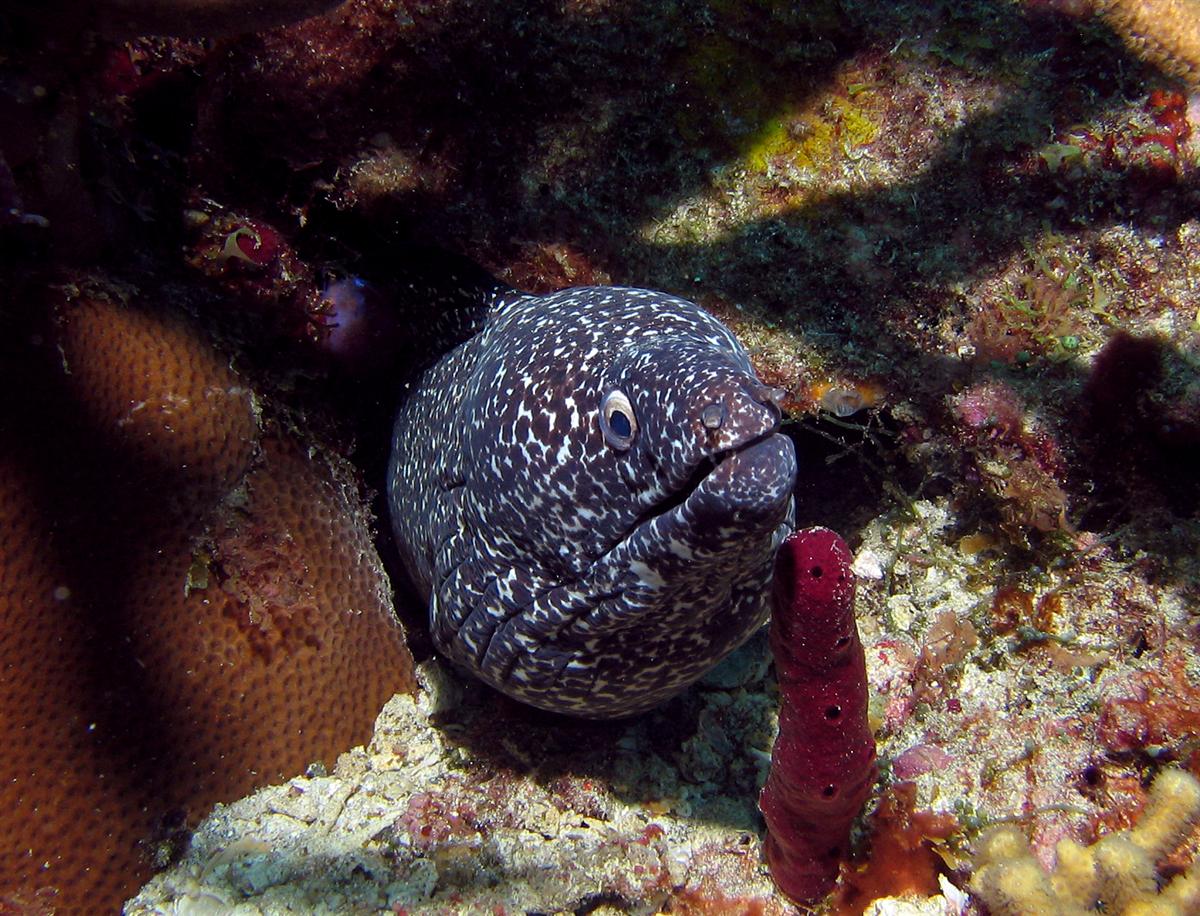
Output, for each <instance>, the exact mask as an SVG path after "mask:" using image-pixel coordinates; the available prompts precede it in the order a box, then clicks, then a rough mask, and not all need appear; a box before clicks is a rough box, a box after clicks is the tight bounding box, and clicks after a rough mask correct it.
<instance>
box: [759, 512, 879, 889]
mask: <svg viewBox="0 0 1200 916" xmlns="http://www.w3.org/2000/svg"><path fill="white" fill-rule="evenodd" d="M851 559H852V557H851V554H850V548H849V547H847V546H846V542H845V541H843V540H842V539H841V538H840V537H839V536H838V535H837V534H836V533H834V532H832V531H830V530H829V529H827V528H809V529H806V530H804V531H797V532H795V533H793V534H791V535H790V536H789V537H788V538H787V540H785V541H784V542H783V545H782V546H781V547H780V549H779V555H778V557H777V558H776V561H775V583H774V589H773V592H774V594H773V599H772V611H771V655H772V656H773V657H774V659H775V676H776V677H777V678H778V681H779V695H780V710H779V736H778V737H777V738H776V739H775V745H774V748H773V749H772V751H771V770H770V774H769V775H768V776H767V783H766V785H765V786H764V787H763V790H762V794H761V795H760V796H759V800H758V805H759V808H761V809H762V813H763V817H764V818H765V819H766V822H767V838H766V841H765V847H766V859H767V864H768V865H769V866H770V869H771V877H772V878H773V879H774V880H775V884H776V885H777V886H778V887H779V889H780V890H781V891H783V893H784V894H785V895H787V897H788V898H789V899H791V900H793V901H796V902H799V903H812V902H815V901H816V900H819V899H820V898H821V897H823V896H825V894H827V893H828V892H829V890H830V889H831V888H832V887H833V884H834V881H835V880H836V878H837V873H838V866H839V864H840V863H841V861H842V860H843V859H844V858H845V856H846V854H847V852H848V846H849V841H850V824H851V822H852V821H853V820H854V818H855V817H857V816H858V813H859V811H860V809H861V808H862V806H863V802H864V801H866V799H867V795H868V793H869V792H870V789H871V783H872V780H873V777H874V775H875V765H874V764H875V738H874V736H873V735H872V734H871V729H870V727H869V726H868V724H867V668H866V662H865V660H864V658H863V648H862V643H861V642H860V641H859V638H858V627H857V626H856V625H855V621H854V573H853V572H852V571H851V570H850V562H851Z"/></svg>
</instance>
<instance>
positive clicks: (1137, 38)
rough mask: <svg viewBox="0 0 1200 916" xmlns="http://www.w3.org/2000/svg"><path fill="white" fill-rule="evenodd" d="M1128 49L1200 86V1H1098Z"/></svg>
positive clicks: (1101, 13) (1099, 8) (1105, 18)
mask: <svg viewBox="0 0 1200 916" xmlns="http://www.w3.org/2000/svg"><path fill="white" fill-rule="evenodd" d="M1096 9H1097V11H1098V12H1099V14H1100V15H1101V16H1102V17H1103V18H1104V20H1105V21H1106V22H1108V23H1109V24H1110V25H1111V26H1112V27H1113V28H1114V29H1115V30H1116V31H1117V33H1118V34H1120V35H1121V37H1122V38H1123V39H1124V41H1125V43H1126V44H1127V45H1128V46H1129V48H1130V49H1131V50H1132V51H1133V52H1134V53H1135V54H1138V55H1139V56H1141V57H1144V58H1146V59H1147V60H1149V61H1151V62H1153V63H1155V64H1157V65H1158V66H1160V67H1162V68H1163V69H1164V70H1166V71H1167V72H1168V73H1173V74H1175V75H1176V76H1181V77H1185V78H1186V79H1188V80H1189V81H1191V82H1192V83H1193V84H1197V85H1200V4H1197V3H1196V2H1195V0H1096Z"/></svg>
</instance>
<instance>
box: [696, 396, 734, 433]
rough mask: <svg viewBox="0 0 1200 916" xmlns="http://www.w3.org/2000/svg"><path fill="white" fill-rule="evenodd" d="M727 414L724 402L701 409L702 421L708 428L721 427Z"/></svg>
mask: <svg viewBox="0 0 1200 916" xmlns="http://www.w3.org/2000/svg"><path fill="white" fill-rule="evenodd" d="M727 415H728V414H727V411H726V410H725V405H724V404H721V403H719V402H718V403H712V404H709V405H708V406H706V407H705V408H704V409H703V410H702V411H700V422H701V423H703V424H704V426H705V428H706V429H712V430H717V429H720V428H721V424H723V423H724V422H725V418H726V416H727Z"/></svg>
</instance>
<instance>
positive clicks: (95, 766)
mask: <svg viewBox="0 0 1200 916" xmlns="http://www.w3.org/2000/svg"><path fill="white" fill-rule="evenodd" d="M126 298H127V296H126V294H125V293H123V292H122V291H119V290H116V289H114V288H113V287H112V286H111V285H100V284H95V283H91V284H86V285H83V288H82V289H81V288H77V287H70V288H69V289H68V290H67V292H66V294H65V295H63V296H62V297H61V299H59V301H55V302H53V303H52V315H53V319H52V321H51V322H50V323H49V324H46V323H43V322H40V321H39V320H38V319H31V320H30V322H29V325H30V326H29V327H22V328H21V329H20V332H16V333H13V334H12V335H11V336H10V337H9V338H8V340H7V341H6V345H9V346H7V347H6V348H7V349H11V350H12V351H13V352H11V353H10V352H6V353H5V354H4V357H5V358H4V359H0V366H3V371H2V374H0V376H2V380H3V382H4V384H5V386H6V388H7V389H8V390H9V391H17V390H27V391H31V392H34V393H36V397H33V398H28V399H21V398H12V399H10V400H9V401H8V402H6V405H5V407H4V408H3V410H2V411H0V744H2V746H3V747H4V748H5V753H4V757H3V760H2V762H0V909H3V905H4V904H14V905H17V906H22V905H30V904H31V902H33V901H37V902H39V903H41V902H45V903H47V904H48V905H51V906H53V907H54V908H56V909H61V910H66V911H83V910H84V909H86V911H88V912H105V911H111V910H114V909H116V908H117V907H118V906H119V905H120V901H121V900H122V898H123V897H124V896H126V895H127V894H128V893H129V892H130V891H131V889H132V888H134V887H136V886H137V885H138V884H139V883H140V882H141V881H142V880H144V879H145V878H146V877H147V874H148V871H149V868H150V866H151V864H152V862H153V861H154V859H155V858H158V857H162V856H164V855H169V853H170V851H171V848H170V844H166V845H164V844H163V843H162V842H161V841H163V840H167V839H170V838H171V835H172V834H173V833H174V832H176V831H178V830H180V829H181V828H184V827H186V826H189V825H190V824H192V823H194V822H195V820H197V819H198V818H199V817H200V816H202V815H203V814H204V813H205V812H206V811H207V809H208V808H209V807H211V805H212V804H213V803H214V802H216V801H219V800H230V799H232V798H236V797H237V796H239V795H241V794H244V793H245V792H247V791H249V790H250V789H252V788H253V787H255V786H257V785H260V784H262V783H263V782H267V781H271V780H276V779H279V778H280V777H285V776H288V775H294V774H295V773H297V772H300V771H302V770H303V769H304V768H305V767H306V766H307V765H308V764H310V763H312V762H313V761H315V760H321V761H325V762H327V763H329V764H332V763H333V760H334V758H335V757H336V756H337V754H339V753H340V752H342V751H344V750H347V749H349V748H350V747H351V746H352V745H354V744H356V743H359V742H361V741H363V740H364V739H365V738H366V737H368V736H369V733H370V728H371V724H372V721H373V719H374V717H375V715H376V713H377V712H378V710H379V708H380V707H381V706H382V705H383V703H384V701H385V700H386V699H387V698H388V697H390V696H391V695H392V694H393V693H394V692H396V691H398V690H406V689H411V687H412V674H411V657H410V656H409V654H408V650H407V649H406V647H405V645H404V641H403V636H402V633H401V631H400V629H399V627H398V626H397V625H396V623H395V622H394V619H393V617H392V614H391V608H390V599H389V589H388V586H387V582H386V579H385V577H384V575H383V572H382V569H381V566H380V563H379V559H378V556H377V555H376V553H375V550H374V546H373V544H372V542H371V539H370V533H369V517H368V515H367V513H366V511H365V510H364V508H363V506H362V502H361V498H360V496H359V493H358V486H357V483H356V481H355V478H354V476H353V473H352V471H351V470H350V468H349V466H348V465H347V464H346V463H345V462H344V461H342V460H341V459H339V458H337V457H336V456H333V455H330V454H328V451H327V449H325V448H323V447H322V446H321V445H320V443H319V442H311V441H301V439H300V437H299V435H298V434H297V433H296V432H294V431H293V430H291V429H290V428H288V427H286V426H285V424H284V423H283V422H282V421H281V420H278V419H272V418H271V415H272V413H273V411H272V405H271V403H270V401H269V399H267V398H265V397H264V396H262V395H260V394H257V393H256V392H254V391H253V390H252V388H251V386H250V384H249V383H248V381H247V380H246V379H244V378H243V377H241V376H240V375H239V374H238V373H237V372H236V371H234V370H233V369H232V368H230V365H229V359H228V357H227V356H225V355H224V354H223V353H221V352H220V351H219V350H218V349H216V348H215V347H213V346H212V345H211V344H210V343H208V342H207V340H206V339H205V337H204V335H203V334H202V333H201V332H199V331H198V329H197V328H196V327H194V326H193V325H192V324H191V323H190V322H187V321H184V320H182V319H181V318H178V317H173V316H170V315H168V314H165V313H163V312H161V311H155V310H151V309H149V308H144V307H140V306H135V305H133V304H130V303H128V302H127V301H125V300H126ZM30 340H32V341H33V346H32V347H29V346H26V345H25V344H26V342H27V341H30ZM14 342H19V343H18V344H17V345H15V346H12V345H11V344H13V343H14Z"/></svg>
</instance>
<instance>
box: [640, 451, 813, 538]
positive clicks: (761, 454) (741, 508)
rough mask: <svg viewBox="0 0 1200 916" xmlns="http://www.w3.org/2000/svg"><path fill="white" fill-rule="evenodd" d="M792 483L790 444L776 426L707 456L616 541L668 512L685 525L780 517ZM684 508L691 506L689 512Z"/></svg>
mask: <svg viewBox="0 0 1200 916" xmlns="http://www.w3.org/2000/svg"><path fill="white" fill-rule="evenodd" d="M795 484H796V454H795V450H794V448H793V446H792V442H791V440H790V439H788V438H787V436H785V435H783V434H782V433H780V432H779V431H778V429H777V428H772V429H769V430H766V431H765V432H763V433H761V434H760V435H758V436H755V437H753V438H750V439H747V440H746V441H745V442H741V443H739V444H738V445H736V446H734V447H732V448H726V449H721V450H720V451H717V452H714V453H712V454H711V455H706V456H705V457H704V458H703V459H701V461H700V463H699V464H698V465H697V466H696V469H695V471H693V473H692V475H691V477H689V478H688V479H687V481H686V482H685V483H684V484H683V486H681V487H679V489H678V490H676V491H675V492H674V493H673V494H672V495H670V496H668V497H667V498H665V499H663V500H661V501H659V502H657V503H655V504H654V505H653V506H650V507H649V508H648V509H647V510H646V511H645V512H643V513H642V514H641V515H639V516H638V518H637V519H636V520H635V521H634V523H633V524H632V525H631V526H630V527H629V529H628V530H627V531H626V532H625V534H624V535H623V536H622V537H621V538H620V540H619V541H617V544H621V543H625V542H627V541H629V540H630V539H631V538H633V537H635V536H636V535H637V534H638V532H641V531H645V530H647V529H648V526H650V525H652V524H654V523H655V521H657V520H659V519H664V518H667V517H669V516H671V515H672V514H673V513H674V514H675V515H677V516H678V517H677V518H675V519H672V521H673V522H674V523H676V524H680V525H682V524H686V519H685V518H684V513H685V512H686V513H687V514H688V515H689V516H691V517H694V520H695V522H696V524H700V523H703V522H710V523H712V524H726V523H728V522H730V521H735V522H737V523H739V524H741V525H745V526H752V525H753V522H754V520H755V519H756V518H758V517H762V518H763V519H764V520H765V519H767V518H772V517H779V518H782V517H783V515H784V514H785V513H786V511H787V501H788V499H789V498H790V497H791V494H792V490H793V489H794V487H795ZM688 510H691V511H690V512H689V511H688Z"/></svg>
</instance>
